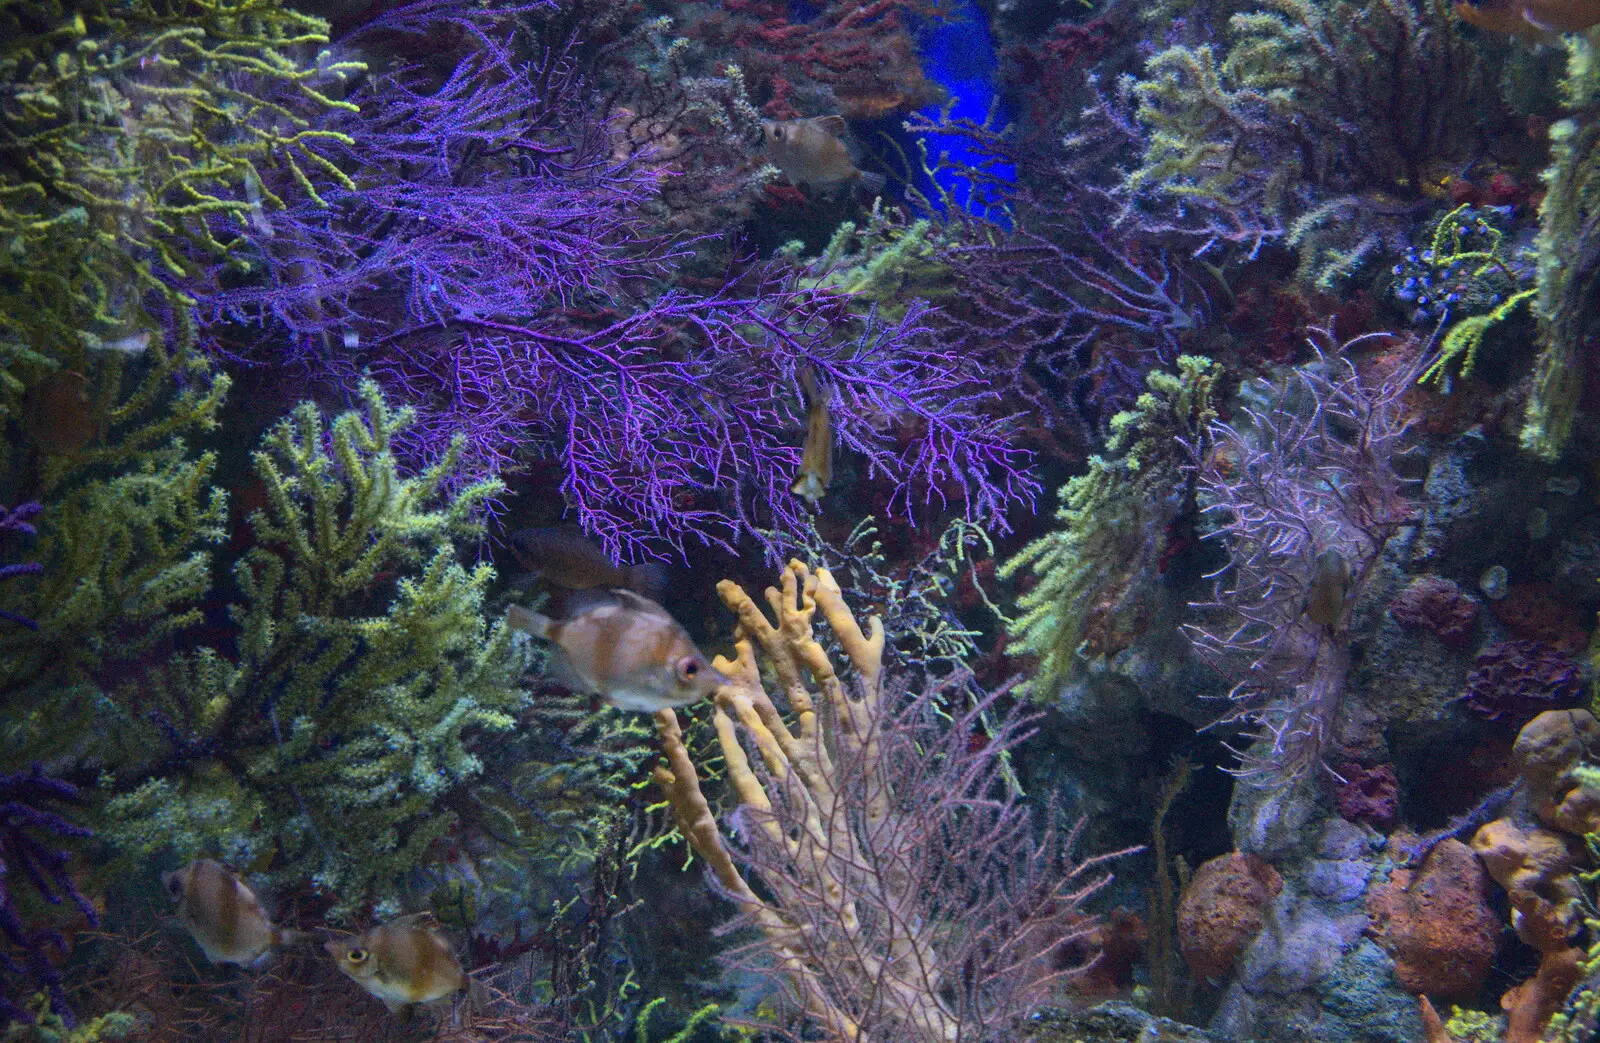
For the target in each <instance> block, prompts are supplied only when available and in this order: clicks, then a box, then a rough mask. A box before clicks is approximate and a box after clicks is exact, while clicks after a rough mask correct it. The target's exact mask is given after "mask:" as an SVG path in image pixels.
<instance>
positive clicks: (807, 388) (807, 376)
mask: <svg viewBox="0 0 1600 1043" xmlns="http://www.w3.org/2000/svg"><path fill="white" fill-rule="evenodd" d="M800 388H801V390H803V391H804V392H805V393H806V402H805V404H806V405H807V406H813V405H816V403H817V402H819V401H821V399H822V389H821V388H820V387H818V386H817V368H816V367H815V366H813V365H811V364H810V363H807V364H806V365H804V366H802V367H800Z"/></svg>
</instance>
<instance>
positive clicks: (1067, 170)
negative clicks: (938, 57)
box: [907, 117, 1207, 427]
mask: <svg viewBox="0 0 1600 1043" xmlns="http://www.w3.org/2000/svg"><path fill="white" fill-rule="evenodd" d="M907 127H908V129H909V130H911V131H912V132H913V133H917V134H921V135H923V136H924V137H925V140H926V141H927V142H928V143H929V148H930V151H933V150H936V149H937V150H939V151H940V155H941V158H940V159H939V160H938V161H937V162H936V163H935V164H934V169H933V170H932V171H931V173H932V174H933V176H934V180H935V183H941V182H942V181H946V180H949V179H951V178H954V179H955V180H957V181H959V182H961V183H962V184H961V186H960V188H959V190H957V191H954V192H953V193H950V195H951V197H952V198H966V199H969V200H978V201H980V203H979V204H978V205H969V206H968V207H965V208H958V207H954V206H951V205H949V204H950V202H951V199H950V198H947V199H946V200H945V203H946V205H945V206H944V207H942V208H941V209H943V210H944V211H945V212H946V213H947V215H948V217H947V226H946V231H945V234H944V236H943V237H942V243H941V249H940V252H939V261H940V263H941V264H943V265H944V266H946V267H947V268H948V269H949V270H950V272H951V273H952V276H953V278H954V280H955V282H956V284H957V286H958V287H959V292H958V293H956V294H954V295H953V298H954V303H952V304H950V305H947V306H946V308H945V312H946V314H947V317H948V320H949V321H950V322H951V323H952V326H953V335H954V336H958V337H960V338H961V339H962V341H963V342H964V343H965V344H966V346H967V351H968V352H969V353H971V354H974V355H977V356H980V357H982V358H984V360H985V362H984V365H985V370H986V372H988V373H990V374H991V375H992V377H993V379H994V380H995V382H996V385H997V387H998V388H999V389H1000V390H1001V391H1002V392H1003V393H1005V394H1007V395H1008V396H1012V397H1015V398H1016V399H1018V400H1019V404H1021V405H1023V406H1024V407H1025V408H1026V409H1028V410H1029V411H1030V412H1031V413H1033V414H1034V415H1035V416H1037V417H1040V418H1043V419H1042V422H1043V423H1044V424H1045V425H1046V426H1047V427H1058V426H1060V425H1061V424H1062V422H1063V421H1067V420H1070V419H1074V418H1072V417H1070V416H1068V415H1067V414H1064V413H1063V409H1062V402H1063V401H1064V400H1070V398H1071V397H1072V392H1073V386H1074V384H1075V383H1076V382H1077V381H1079V380H1080V379H1081V378H1083V376H1084V375H1085V373H1086V372H1087V371H1088V370H1089V369H1090V368H1091V366H1092V365H1093V364H1094V362H1095V361H1096V360H1092V359H1091V357H1090V355H1091V349H1092V348H1096V347H1098V348H1100V349H1107V348H1114V349H1115V350H1116V351H1117V352H1119V353H1124V354H1127V355H1128V356H1130V357H1131V358H1134V359H1137V360H1138V368H1139V370H1140V372H1141V376H1140V377H1139V378H1138V379H1135V380H1132V381H1129V382H1127V384H1128V386H1129V387H1130V388H1132V389H1133V396H1134V397H1137V395H1138V393H1139V392H1141V391H1142V390H1143V379H1142V372H1144V371H1147V370H1149V369H1153V368H1158V367H1160V366H1162V365H1165V364H1169V363H1171V362H1172V361H1173V360H1174V359H1175V358H1176V357H1177V355H1178V354H1179V340H1180V338H1181V337H1182V336H1183V334H1184V333H1185V332H1186V331H1188V330H1191V329H1193V328H1195V326H1196V325H1197V324H1198V321H1199V318H1200V316H1201V315H1202V314H1203V312H1204V310H1205V308H1206V305H1207V300H1206V295H1205V293H1204V291H1203V290H1202V289H1201V284H1200V282H1199V280H1198V279H1197V278H1196V277H1195V275H1194V274H1193V273H1192V272H1191V271H1190V270H1189V268H1188V267H1187V266H1186V265H1185V264H1184V263H1183V255H1184V254H1186V253H1188V252H1190V251H1191V250H1192V249H1193V248H1192V245H1190V244H1188V243H1182V244H1181V246H1182V249H1180V250H1178V251H1176V252H1175V251H1174V250H1173V249H1171V247H1173V246H1174V245H1179V244H1178V241H1177V240H1176V238H1175V237H1173V236H1171V235H1169V234H1168V233H1167V230H1165V229H1163V230H1160V231H1158V232H1154V233H1151V232H1148V231H1147V230H1145V229H1144V228H1142V227H1140V226H1139V225H1138V224H1137V223H1135V222H1124V223H1122V224H1119V223H1118V219H1119V215H1121V214H1122V213H1123V211H1124V210H1125V209H1126V208H1125V205H1124V204H1123V203H1122V202H1121V201H1120V200H1118V199H1116V198H1114V196H1113V194H1112V193H1111V191H1110V190H1108V189H1106V188H1102V187H1100V186H1098V185H1097V184H1096V183H1095V179H1094V175H1093V173H1092V171H1093V169H1094V163H1092V162H1090V161H1087V160H1086V159H1085V156H1087V155H1092V156H1093V157H1094V158H1095V159H1097V160H1099V159H1106V157H1104V156H1102V155H1101V152H1100V151H1091V150H1086V151H1085V153H1084V154H1083V155H1079V156H1072V155H1051V154H1048V153H1046V152H1043V151H1041V147H1040V146H1039V145H1038V144H1037V143H1027V144H1024V143H1023V139H1021V138H1019V137H1017V136H1016V135H1015V134H1014V133H1013V132H1011V131H1000V130H996V129H995V128H993V127H992V126H990V125H988V124H987V123H977V122H975V121H972V120H966V119H953V118H949V117H944V118H942V119H940V120H933V119H929V118H927V117H917V118H916V119H914V120H912V121H911V122H909V123H908V124H907ZM1130 132H1131V131H1130ZM944 141H950V142H954V143H956V144H957V148H956V149H955V150H954V151H957V152H959V153H963V154H965V155H967V156H969V157H970V158H967V159H962V160H951V159H949V158H948V157H947V155H946V153H945V152H944V150H943V148H942V142H944ZM1105 148H1106V149H1114V146H1113V145H1111V144H1107V145H1106V146H1105ZM1106 161H1107V162H1109V160H1106ZM1113 169H1114V168H1113ZM1013 171H1014V173H1015V177H1014V179H1013V178H1012V177H1010V176H1008V172H1013ZM923 203H924V205H925V206H926V207H927V208H928V209H930V210H931V209H934V205H933V203H932V202H930V201H926V200H924V201H923ZM1112 368H1115V367H1114V366H1113V367H1112ZM1117 386H1120V385H1119V384H1118V383H1115V382H1114V383H1113V384H1109V385H1102V384H1099V383H1094V384H1092V386H1091V387H1090V388H1089V389H1088V390H1087V392H1086V397H1087V398H1089V399H1090V400H1092V401H1094V404H1095V405H1096V406H1097V407H1098V411H1099V412H1100V413H1101V414H1102V415H1103V416H1105V417H1110V416H1111V415H1112V414H1114V413H1116V412H1118V411H1120V410H1122V409H1126V408H1129V407H1130V406H1131V405H1132V401H1131V399H1129V400H1126V401H1123V400H1121V399H1120V398H1119V397H1118V396H1117V395H1116V394H1115V393H1114V389H1115V388H1116V387H1117ZM1102 399H1103V400H1102Z"/></svg>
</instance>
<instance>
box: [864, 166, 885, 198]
mask: <svg viewBox="0 0 1600 1043" xmlns="http://www.w3.org/2000/svg"><path fill="white" fill-rule="evenodd" d="M859 173H860V174H861V187H862V188H864V189H866V190H867V191H868V192H870V193H872V194H873V195H877V194H878V193H880V192H882V191H883V186H884V185H886V184H888V183H889V179H888V178H887V177H886V176H884V175H883V174H880V173H878V172H877V171H876V170H863V171H860V172H859Z"/></svg>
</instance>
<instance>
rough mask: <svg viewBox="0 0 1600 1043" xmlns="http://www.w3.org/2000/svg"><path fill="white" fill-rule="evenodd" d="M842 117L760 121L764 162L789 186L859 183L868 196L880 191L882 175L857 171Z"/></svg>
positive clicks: (881, 189)
mask: <svg viewBox="0 0 1600 1043" xmlns="http://www.w3.org/2000/svg"><path fill="white" fill-rule="evenodd" d="M844 132H845V122H844V117H843V116H815V117H813V118H811V119H800V120H782V121H774V120H763V121H762V122H761V139H762V141H763V143H764V144H765V145H766V150H767V158H768V159H770V160H772V165H773V166H775V167H777V168H778V169H779V170H781V171H783V176H784V177H786V178H788V179H789V183H790V184H792V185H802V184H810V185H837V184H841V183H843V182H846V181H854V180H859V181H860V183H861V187H862V188H864V189H866V190H867V191H868V192H872V193H878V192H881V191H883V184H884V181H885V180H886V179H885V178H884V176H883V175H882V174H876V173H868V172H866V171H864V170H858V169H857V168H856V165H855V161H854V160H852V159H851V158H850V149H849V148H848V147H847V146H846V145H845V143H844V139H843V137H842V136H841V135H843V134H844Z"/></svg>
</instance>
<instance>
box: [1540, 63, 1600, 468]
mask: <svg viewBox="0 0 1600 1043" xmlns="http://www.w3.org/2000/svg"><path fill="white" fill-rule="evenodd" d="M1567 55H1568V57H1567V75H1566V79H1565V81H1564V82H1563V92H1564V93H1565V95H1566V98H1565V101H1566V105H1567V108H1568V110H1569V111H1570V112H1571V113H1572V114H1573V115H1572V116H1570V117H1569V118H1567V119H1564V120H1561V121H1560V122H1558V123H1557V124H1555V125H1554V126H1553V127H1551V128H1550V145H1551V154H1552V156H1553V157H1554V163H1552V165H1551V166H1550V168H1549V169H1548V170H1547V171H1545V175H1544V179H1545V184H1546V185H1547V186H1548V191H1547V192H1546V193H1545V197H1544V202H1543V204H1542V205H1541V206H1540V208H1539V217H1540V230H1539V239H1538V250H1539V277H1538V287H1539V296H1538V301H1537V303H1536V310H1537V312H1538V315H1539V320H1540V339H1541V341H1542V342H1543V350H1542V351H1541V353H1540V355H1539V359H1538V361H1537V362H1536V363H1535V364H1534V373H1533V393H1532V394H1531V395H1530V397H1529V400H1528V415H1527V420H1526V422H1525V423H1524V424H1523V428H1522V436H1521V437H1522V446H1523V448H1524V449H1526V450H1528V451H1529V452H1531V453H1533V454H1534V455H1536V456H1538V457H1540V458H1542V459H1545V460H1554V459H1555V458H1556V457H1557V456H1559V455H1560V454H1561V450H1562V449H1563V448H1565V446H1566V444H1567V442H1568V440H1569V439H1570V438H1571V437H1572V425H1573V420H1574V418H1575V417H1576V415H1577V411H1578V399H1579V395H1580V394H1581V392H1582V390H1583V367H1582V366H1581V365H1579V356H1580V353H1581V352H1582V350H1583V345H1584V343H1585V342H1586V340H1587V339H1588V338H1590V337H1592V336H1594V335H1595V333H1596V330H1597V328H1600V305H1597V304H1596V303H1595V302H1596V299H1597V298H1600V118H1596V117H1595V115H1594V113H1595V106H1596V105H1597V104H1600V61H1597V59H1596V53H1595V46H1594V44H1592V43H1590V42H1589V41H1588V40H1587V39H1585V38H1584V37H1582V36H1572V37H1568V38H1567Z"/></svg>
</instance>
